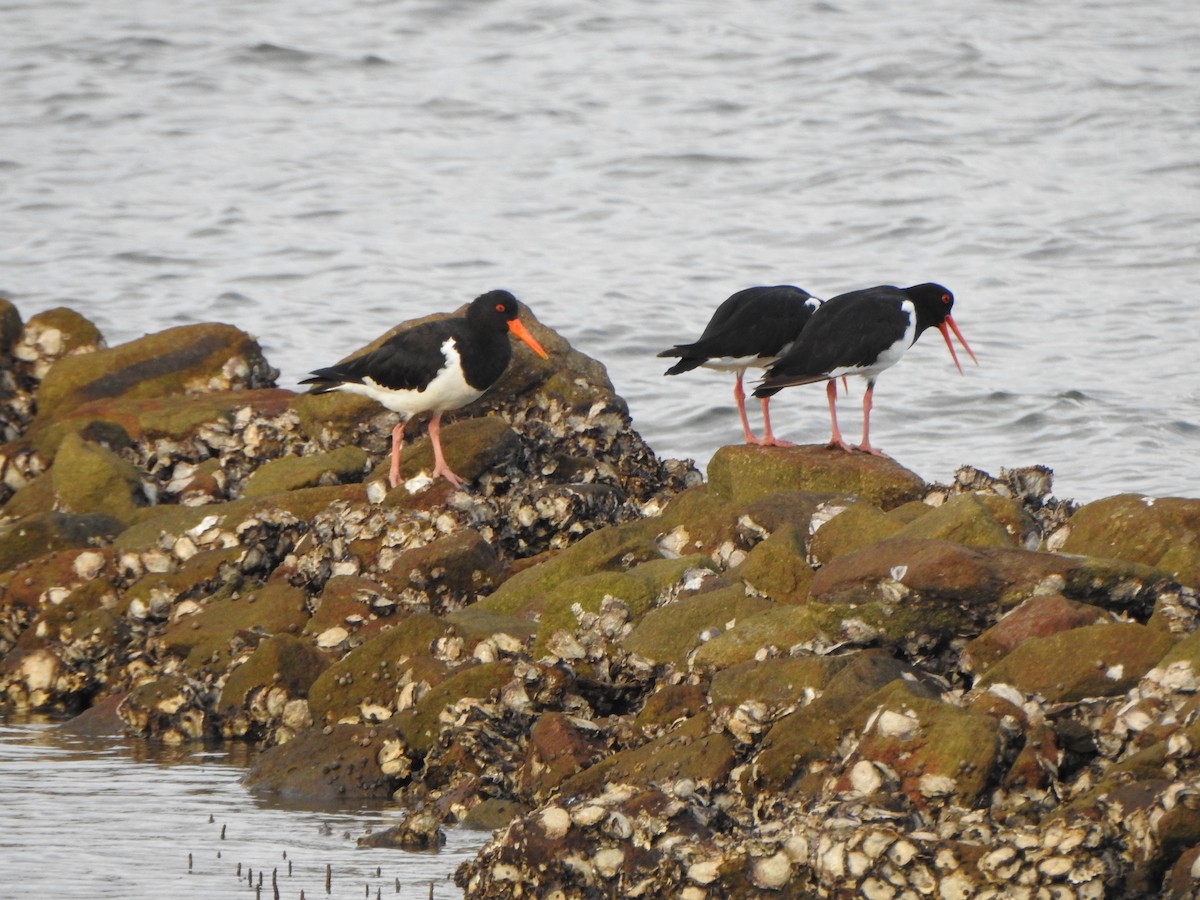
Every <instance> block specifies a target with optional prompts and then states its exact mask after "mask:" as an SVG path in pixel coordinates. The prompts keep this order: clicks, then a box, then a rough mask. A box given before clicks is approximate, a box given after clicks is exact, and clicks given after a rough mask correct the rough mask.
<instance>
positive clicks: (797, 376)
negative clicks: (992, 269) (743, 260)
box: [754, 284, 979, 455]
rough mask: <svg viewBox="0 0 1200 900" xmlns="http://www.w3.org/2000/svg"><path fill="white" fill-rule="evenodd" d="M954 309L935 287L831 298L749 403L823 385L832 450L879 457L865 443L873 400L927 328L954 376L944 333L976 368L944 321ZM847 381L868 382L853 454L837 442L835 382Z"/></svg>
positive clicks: (944, 292) (950, 325)
mask: <svg viewBox="0 0 1200 900" xmlns="http://www.w3.org/2000/svg"><path fill="white" fill-rule="evenodd" d="M953 307H954V295H953V294H951V293H950V291H948V290H947V289H946V288H944V287H942V286H941V285H940V284H918V285H914V286H913V287H907V288H898V287H894V286H892V285H880V286H879V287H872V288H867V289H865V290H861V291H851V292H850V293H848V294H840V295H839V296H837V297H833V298H832V299H830V300H827V301H826V302H825V303H823V304H821V306H820V308H819V309H817V311H816V312H814V313H813V316H812V319H811V320H810V321H809V323H808V324H807V325H806V326H805V328H804V331H803V332H801V334H800V337H799V338H798V339H797V340H796V342H795V343H794V344H793V345H792V347H791V349H790V350H789V351H788V352H787V354H786V355H784V356H783V357H781V358H780V360H779V362H777V363H775V365H773V366H772V367H771V368H769V369H768V370H767V372H766V375H765V377H764V378H763V380H762V383H761V384H760V385H759V386H758V387H756V388H755V389H754V396H756V397H763V398H766V397H770V396H771V395H772V394H774V393H776V392H777V391H778V390H779V389H780V388H785V387H789V386H791V385H794V384H811V383H813V382H815V381H825V382H826V387H825V390H826V394H827V395H828V397H829V418H830V419H831V420H832V422H833V437H831V438H830V439H829V443H830V446H836V447H841V448H842V449H843V450H851V449H857V450H862V451H864V452H866V453H874V454H876V455H883V454H882V453H881V451H879V450H877V449H875V448H874V447H872V446H871V439H870V427H871V402H872V395H873V394H874V392H875V380H876V379H877V378H878V377H879V373H880V372H882V371H883V370H884V369H887V368H890V367H891V366H894V365H895V364H896V363H897V362H899V361H900V357H902V356H903V355H904V353H905V351H906V350H908V348H909V347H911V346H912V345H913V344H914V343H916V340H917V338H918V337H920V336H921V333H922V332H923V331H925V329H926V328H931V327H932V328H937V329H938V331H940V332H941V333H942V337H943V338H945V340H946V346H947V347H949V348H950V357H951V359H953V360H954V365H955V366H957V367H958V371H959V372H960V373H961V372H962V366H961V365H959V362H958V356H957V354H956V353H955V352H954V345H953V344H952V343H950V331H953V332H954V336H955V337H957V338H958V341H959V343H960V344H962V346H963V349H964V350H966V351H967V353H968V354H970V356H971V359H973V360H975V362H976V364H978V363H979V360H977V359H975V354H974V353H972V352H971V348H970V347H969V346H967V342H966V340H964V339H963V336H962V333H961V332H960V331H959V330H958V326H957V325H956V324H955V323H954V317H953V316H951V315H950V310H951V309H952V308H953ZM846 375H861V376H862V377H863V378H865V379H866V380H867V391H866V393H865V394H864V395H863V435H862V443H861V444H859V445H858V447H856V448H852V447H850V446H849V445H848V444H847V443H846V442H845V441H843V440H842V435H841V432H840V431H838V424H837V409H836V398H837V390H836V388H835V384H836V382H835V381H834V379H836V378H841V377H844V376H846Z"/></svg>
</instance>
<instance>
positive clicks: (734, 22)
mask: <svg viewBox="0 0 1200 900" xmlns="http://www.w3.org/2000/svg"><path fill="white" fill-rule="evenodd" d="M2 8H3V14H4V20H5V28H4V30H3V35H2V36H0V96H2V97H3V98H4V102H3V105H2V106H0V117H2V119H3V122H2V125H3V127H2V129H0V178H2V180H3V181H2V185H0V291H3V292H4V293H5V294H6V295H7V296H9V297H11V298H12V299H14V300H15V301H16V302H17V304H18V305H19V308H20V309H21V310H22V312H23V314H24V315H25V316H26V317H28V316H29V315H31V314H33V313H34V312H36V311H38V310H41V309H46V308H49V307H53V306H56V305H60V304H68V305H71V306H73V307H76V308H78V309H80V310H81V311H82V312H84V313H85V314H86V315H88V316H89V317H91V318H93V319H94V320H95V321H96V322H97V323H98V324H99V325H101V327H102V329H103V330H104V332H105V333H106V335H107V336H108V338H109V341H110V343H117V342H120V341H124V340H128V339H130V338H133V337H136V336H138V335H140V334H141V333H143V332H146V331H153V330H158V329H161V328H164V327H167V326H171V325H176V324H180V323H186V322H198V321H209V320H223V321H228V322H231V323H233V324H236V325H239V326H241V327H242V328H244V329H246V330H248V331H250V332H252V333H254V334H256V335H258V336H259V337H260V339H261V340H262V342H263V343H264V345H265V347H266V349H267V352H268V355H269V357H270V359H271V360H272V362H273V363H274V364H275V365H276V366H278V367H279V368H280V369H281V370H282V375H281V379H280V383H281V384H282V385H283V386H287V387H294V386H295V384H296V382H297V380H298V379H299V378H301V377H303V375H304V373H306V372H307V371H308V370H309V369H310V368H313V367H315V366H317V365H322V364H326V363H328V362H330V361H331V360H334V359H337V358H340V357H341V356H342V355H344V354H345V353H346V352H348V351H350V350H351V349H353V348H355V347H358V346H361V345H362V344H363V343H365V342H366V341H368V340H370V339H372V338H374V337H376V336H377V335H379V334H380V333H382V332H383V331H385V330H387V329H388V328H390V327H391V326H392V325H393V324H395V323H396V322H397V321H400V320H402V319H405V318H410V317H414V316H417V315H423V314H425V313H427V312H430V311H435V310H442V309H453V308H455V307H457V306H458V305H459V304H460V303H462V302H465V301H466V300H469V299H470V298H471V297H473V296H475V295H476V294H478V293H480V292H482V291H483V290H486V289H489V288H492V287H497V286H505V287H508V288H510V289H512V290H513V291H515V292H516V293H517V294H518V296H520V297H521V298H522V299H524V300H526V301H527V302H528V303H529V304H530V305H531V307H532V308H533V309H534V310H535V312H536V313H537V315H538V316H539V317H540V318H541V319H542V320H543V321H545V322H546V323H547V324H549V325H551V326H553V327H554V328H556V329H558V330H559V331H560V332H562V333H563V334H564V335H566V336H567V337H568V338H569V339H570V340H571V341H572V342H573V343H574V344H575V345H576V346H578V347H579V348H580V349H582V350H583V351H585V352H587V353H589V354H590V355H592V356H595V357H597V358H599V359H600V360H602V361H604V362H605V363H606V364H607V366H608V368H609V372H610V374H611V377H612V379H613V381H614V383H615V384H616V386H617V388H618V390H619V391H620V392H621V394H622V395H623V396H624V397H626V398H627V399H628V401H629V404H630V407H631V409H632V412H633V415H634V417H635V424H636V426H637V427H638V428H639V429H640V430H641V431H642V432H643V434H644V435H645V436H646V437H647V438H648V439H649V440H650V442H651V444H652V446H654V447H655V448H656V449H657V450H658V451H659V452H660V453H661V454H662V455H665V456H679V457H683V456H690V457H692V458H695V459H697V460H698V461H699V462H700V463H701V464H704V463H705V462H706V461H707V460H708V458H709V456H710V455H711V454H712V452H713V451H714V450H715V449H716V448H717V447H719V446H721V445H722V444H725V443H731V442H736V441H739V440H740V439H741V434H740V428H739V427H738V423H737V417H736V414H735V410H734V407H733V400H732V396H731V393H732V379H731V378H730V377H728V376H726V375H719V374H716V373H707V372H694V373H690V374H688V375H685V376H681V377H677V378H670V379H668V378H663V377H662V371H663V369H665V368H666V366H665V365H664V364H663V361H662V360H658V359H655V358H654V354H655V353H656V352H657V351H658V350H660V349H663V348H665V347H667V346H669V345H670V344H672V343H675V342H681V341H686V340H689V339H691V338H694V337H695V336H696V335H697V334H698V333H699V331H700V328H701V327H702V325H703V324H704V321H705V320H706V319H707V316H708V314H709V313H710V312H711V310H712V309H714V308H715V307H716V305H717V304H718V303H719V302H720V301H721V300H722V299H724V297H725V296H727V295H728V294H730V293H732V292H733V291H734V290H737V289H739V288H742V287H745V286H747V285H750V284H757V283H777V282H792V283H796V284H799V285H801V286H803V287H806V288H807V289H809V290H810V291H812V292H814V293H816V294H819V295H822V296H831V295H833V294H836V293H839V292H841V291H844V290H850V289H854V288H858V287H864V286H867V285H870V284H876V283H881V282H887V283H898V284H912V283H916V282H920V281H927V280H936V281H941V282H943V283H944V284H946V285H948V286H950V287H951V288H952V289H953V290H954V291H955V293H956V295H957V298H958V305H957V307H956V308H955V313H956V318H957V319H958V320H959V323H960V324H961V326H962V328H963V331H964V333H965V335H966V336H967V338H968V340H969V341H971V342H972V345H973V347H974V348H975V350H976V352H977V353H978V355H979V359H980V366H979V367H978V368H976V367H974V366H971V367H969V368H968V371H967V374H966V376H965V377H959V376H958V375H957V374H956V373H955V372H954V369H953V367H952V366H951V364H950V361H949V359H948V358H947V354H946V352H945V349H944V348H943V347H941V346H940V341H939V340H938V338H937V336H936V335H934V336H932V337H930V336H926V338H925V339H924V340H923V341H922V342H921V343H919V344H918V346H917V347H916V349H915V350H914V351H913V352H912V353H910V354H909V356H908V357H907V358H906V359H904V360H903V361H902V362H901V364H900V365H899V366H897V367H896V368H895V369H894V370H892V371H890V372H888V373H886V374H885V375H884V376H883V377H882V378H881V379H880V383H879V387H878V390H877V391H876V408H875V414H874V417H873V425H874V427H873V429H872V437H873V438H874V439H875V441H876V443H878V444H879V445H880V446H882V447H883V448H884V449H885V450H887V451H889V452H890V453H891V454H892V455H893V456H895V457H896V458H897V459H899V460H900V461H901V462H902V463H904V464H906V465H908V466H909V467H910V468H913V469H914V470H916V471H917V472H918V473H919V474H921V475H922V476H924V477H925V478H927V479H931V480H947V479H949V478H950V477H951V476H952V474H953V471H954V469H955V468H956V467H957V466H958V465H959V464H961V463H972V464H975V465H978V466H980V467H983V468H985V469H988V470H990V471H993V472H995V471H996V470H997V469H998V468H999V467H1001V466H1016V465H1025V464H1032V463H1041V464H1045V465H1049V466H1051V467H1053V468H1054V469H1055V470H1056V473H1057V480H1056V493H1057V494H1058V496H1060V497H1073V498H1076V499H1081V500H1088V499H1094V498H1096V497H1099V496H1104V495H1107V494H1111V493H1115V492H1118V491H1123V490H1132V491H1140V492H1144V493H1148V494H1156V495H1171V494H1173V495H1184V496H1198V495H1200V417H1198V415H1197V412H1196V410H1197V401H1198V400H1200V372H1198V367H1197V364H1196V359H1195V347H1196V344H1197V342H1198V341H1200V325H1198V324H1197V323H1198V318H1200V317H1198V316H1197V310H1196V305H1197V301H1196V299H1195V290H1196V285H1197V284H1198V283H1200V252H1197V251H1198V246H1197V245H1198V243H1200V241H1198V237H1200V227H1198V226H1200V202H1198V201H1200V192H1198V190H1197V188H1198V186H1200V162H1198V160H1197V156H1196V152H1195V151H1196V145H1195V138H1194V135H1195V121H1196V116H1197V113H1198V112H1200V93H1198V91H1197V87H1196V86H1197V84H1200V62H1198V57H1197V56H1196V55H1195V53H1194V52H1193V51H1194V48H1195V47H1196V46H1197V45H1198V44H1200V15H1198V14H1197V12H1196V8H1195V4H1194V3H1193V2H1191V0H1160V2H1157V3H1153V4H1142V5H1140V6H1137V5H1134V6H1131V5H1130V4H1128V3H1125V2H1119V0H1065V2H1061V3H1054V4H1041V3H1034V2H1030V0H1012V2H1006V3H995V4H988V5H985V6H980V7H972V8H971V10H970V12H969V14H966V13H965V12H964V9H963V7H962V6H961V4H957V3H954V2H951V0H917V2H915V3H909V4H905V5H904V6H903V7H897V6H895V5H894V4H887V3H883V2H879V0H864V2H837V0H818V2H812V3H807V4H796V3H792V2H786V3H785V2H782V0H759V2H756V3H754V4H752V5H743V6H739V5H737V4H734V5H730V4H725V3H720V4H718V3H708V2H701V3H688V4H683V3H664V4H657V5H655V7H654V9H653V10H650V9H648V8H647V7H645V6H644V5H643V4H640V3H636V2H633V0H612V2H605V3H604V4H599V3H571V4H567V3H554V2H547V0H511V2H504V3H501V2H483V0H455V2H397V0H375V2H368V3H355V4H348V3H339V2H331V3H303V4H300V5H295V4H293V5H291V6H289V7H288V14H286V15H285V14H282V13H281V12H280V11H279V10H277V9H275V8H274V7H271V6H269V5H263V4H258V3H251V2H248V0H214V2H212V3H207V4H199V5H196V4H191V5H188V4H184V5H179V4H176V5H172V6H170V7H163V6H162V5H161V4H153V3H149V2H146V0H128V2H125V3H122V4H119V5H118V6H117V7H116V8H114V7H113V5H111V4H91V3H84V2H82V0H50V2H41V0H39V2H36V3H35V2H32V0H18V2H12V0H9V2H7V3H3V4H2ZM852 389H853V394H852V396H851V397H850V398H849V399H848V400H847V406H846V408H845V410H844V412H843V425H844V428H845V431H846V433H847V434H848V435H850V436H853V435H855V434H856V433H857V432H856V429H857V427H858V426H857V424H856V422H857V419H858V409H857V405H858V403H859V398H860V397H861V390H862V388H861V385H860V384H855V383H852ZM774 407H775V419H776V425H777V428H776V431H777V433H779V434H780V435H781V436H784V437H789V438H791V439H793V440H797V441H800V442H814V441H821V440H824V439H825V438H826V437H827V435H828V422H827V414H826V409H825V401H824V392H823V391H822V390H820V388H819V386H817V387H808V388H793V389H790V390H788V391H785V392H784V393H783V394H781V395H780V396H779V397H778V398H777V399H776V401H775V404H774ZM755 420H757V417H755Z"/></svg>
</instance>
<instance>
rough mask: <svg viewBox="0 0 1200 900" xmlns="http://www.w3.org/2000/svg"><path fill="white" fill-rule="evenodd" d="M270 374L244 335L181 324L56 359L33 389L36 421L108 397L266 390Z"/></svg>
mask: <svg viewBox="0 0 1200 900" xmlns="http://www.w3.org/2000/svg"><path fill="white" fill-rule="evenodd" d="M274 377H275V372H274V370H272V369H271V367H270V366H269V365H268V364H267V361H266V360H265V359H264V358H263V354H262V349H261V348H260V347H259V345H258V342H257V341H255V340H254V339H253V338H252V337H250V336H249V335H248V334H246V333H245V332H243V331H241V330H240V329H237V328H234V327H232V326H229V325H220V324H211V323H210V324H202V325H181V326H179V327H178V328H169V329H167V330H165V331H160V332H157V333H155V334H150V335H146V336H145V337H143V338H138V339H137V340H133V341H130V342H128V343H126V344H121V345H120V346H117V347H113V348H111V349H107V350H98V351H96V352H95V353H87V354H82V355H79V356H67V357H64V358H63V359H60V360H59V361H58V362H57V363H56V364H55V365H54V366H53V368H51V369H50V371H49V372H47V373H46V377H45V378H44V379H43V380H42V384H41V386H40V388H39V389H38V395H37V402H38V419H37V421H38V422H39V423H43V422H46V421H49V420H51V419H53V418H55V417H57V416H61V415H62V414H63V413H65V412H67V411H69V410H71V409H74V408H76V407H78V406H80V405H82V404H84V403H87V402H89V401H93V400H98V399H100V398H107V397H122V396H125V397H134V398H137V397H162V396H171V395H177V394H186V393H205V392H208V391H222V390H230V389H232V388H256V387H269V386H270V384H271V382H272V381H273V379H274Z"/></svg>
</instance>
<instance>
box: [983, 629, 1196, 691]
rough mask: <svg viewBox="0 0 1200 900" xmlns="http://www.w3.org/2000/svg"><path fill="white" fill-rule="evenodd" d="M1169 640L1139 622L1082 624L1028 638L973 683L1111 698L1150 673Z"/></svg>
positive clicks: (1167, 648) (1171, 641)
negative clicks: (1047, 635) (1078, 626)
mask: <svg viewBox="0 0 1200 900" xmlns="http://www.w3.org/2000/svg"><path fill="white" fill-rule="evenodd" d="M1173 643H1174V641H1173V639H1172V638H1171V636H1170V635H1169V634H1165V633H1163V632H1161V631H1159V630H1157V629H1153V628H1148V627H1146V626H1144V625H1137V624H1133V623H1114V624H1106V625H1087V626H1083V627H1080V628H1073V629H1070V630H1069V631H1062V632H1059V633H1057V634H1052V635H1050V636H1049V637H1044V638H1030V639H1029V640H1027V641H1025V642H1023V643H1022V644H1020V645H1019V646H1018V647H1017V648H1016V649H1014V650H1013V651H1012V652H1011V653H1009V654H1008V655H1007V656H1005V657H1004V658H1003V659H1002V660H1000V662H998V663H996V665H994V666H992V667H991V668H990V669H988V670H987V671H986V672H984V673H983V675H982V676H981V677H980V679H979V681H978V684H979V686H981V687H986V686H987V685H989V684H998V683H1005V684H1011V685H1013V686H1014V687H1016V688H1017V689H1018V690H1021V691H1024V692H1026V693H1028V694H1039V695H1041V696H1042V697H1044V698H1046V699H1047V700H1049V701H1052V702H1053V701H1064V702H1065V701H1072V700H1081V699H1083V698H1085V697H1112V696H1114V695H1117V694H1121V693H1124V692H1125V691H1127V690H1129V689H1130V688H1131V687H1132V686H1133V685H1135V684H1136V683H1137V682H1138V680H1139V679H1140V678H1141V677H1142V676H1143V675H1145V674H1146V673H1147V672H1149V671H1150V669H1151V668H1153V667H1154V665H1155V663H1157V662H1158V661H1159V660H1160V659H1162V658H1163V656H1164V655H1165V654H1166V653H1167V651H1168V650H1169V649H1170V648H1171V645H1172V644H1173Z"/></svg>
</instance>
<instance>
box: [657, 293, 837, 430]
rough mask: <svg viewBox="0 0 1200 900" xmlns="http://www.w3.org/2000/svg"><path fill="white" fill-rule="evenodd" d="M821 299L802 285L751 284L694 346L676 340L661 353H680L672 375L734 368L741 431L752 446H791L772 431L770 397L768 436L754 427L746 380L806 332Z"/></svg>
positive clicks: (766, 423)
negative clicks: (749, 372)
mask: <svg viewBox="0 0 1200 900" xmlns="http://www.w3.org/2000/svg"><path fill="white" fill-rule="evenodd" d="M820 305H821V301H820V300H819V299H817V298H816V297H814V296H813V295H812V294H810V293H808V291H805V290H803V289H801V288H798V287H794V286H792V285H790V284H779V285H770V286H760V287H751V288H746V289H745V290H741V291H738V292H737V293H736V294H733V295H731V296H730V297H729V298H728V299H726V300H725V301H724V302H723V303H722V304H721V305H720V306H718V307H717V309H716V311H715V312H714V313H713V314H712V318H711V319H709V320H708V324H707V325H706V326H704V331H703V332H702V333H701V334H700V337H699V338H698V339H696V340H695V341H693V342H692V343H690V344H676V345H675V346H674V347H672V348H671V349H670V350H664V351H663V352H662V353H659V354H658V355H659V356H663V357H679V362H677V363H675V365H673V366H671V368H669V369H667V371H666V373H665V374H667V375H678V374H680V373H681V372H688V371H690V370H692V369H695V368H697V367H700V366H703V367H705V368H708V369H716V370H718V371H722V372H735V373H736V374H737V382H736V384H735V385H734V389H733V396H734V398H735V399H736V400H737V407H738V414H739V415H740V416H741V417H742V431H743V433H744V434H745V436H746V443H747V444H761V445H764V446H772V447H780V446H790V445H789V444H788V443H787V442H786V441H781V440H778V439H777V438H776V437H775V435H774V434H772V432H771V416H770V410H769V403H770V398H769V397H765V396H764V397H763V398H762V411H763V429H764V430H763V437H762V438H761V439H759V438H756V437H755V436H754V434H753V432H751V431H750V420H749V419H748V418H747V416H746V392H745V389H744V388H743V387H742V379H743V377H744V376H745V374H746V370H747V369H748V368H751V367H755V368H763V369H765V368H766V367H768V366H770V365H772V364H773V363H774V362H776V361H777V360H778V359H779V358H780V357H781V356H782V355H783V354H785V353H787V351H788V349H789V348H790V347H791V345H792V344H793V343H794V342H795V340H796V338H797V337H798V336H799V335H800V333H801V332H802V331H803V330H804V327H805V325H806V324H807V323H808V320H809V319H810V318H811V317H812V315H813V313H814V311H815V310H816V309H817V307H818V306H820Z"/></svg>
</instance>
